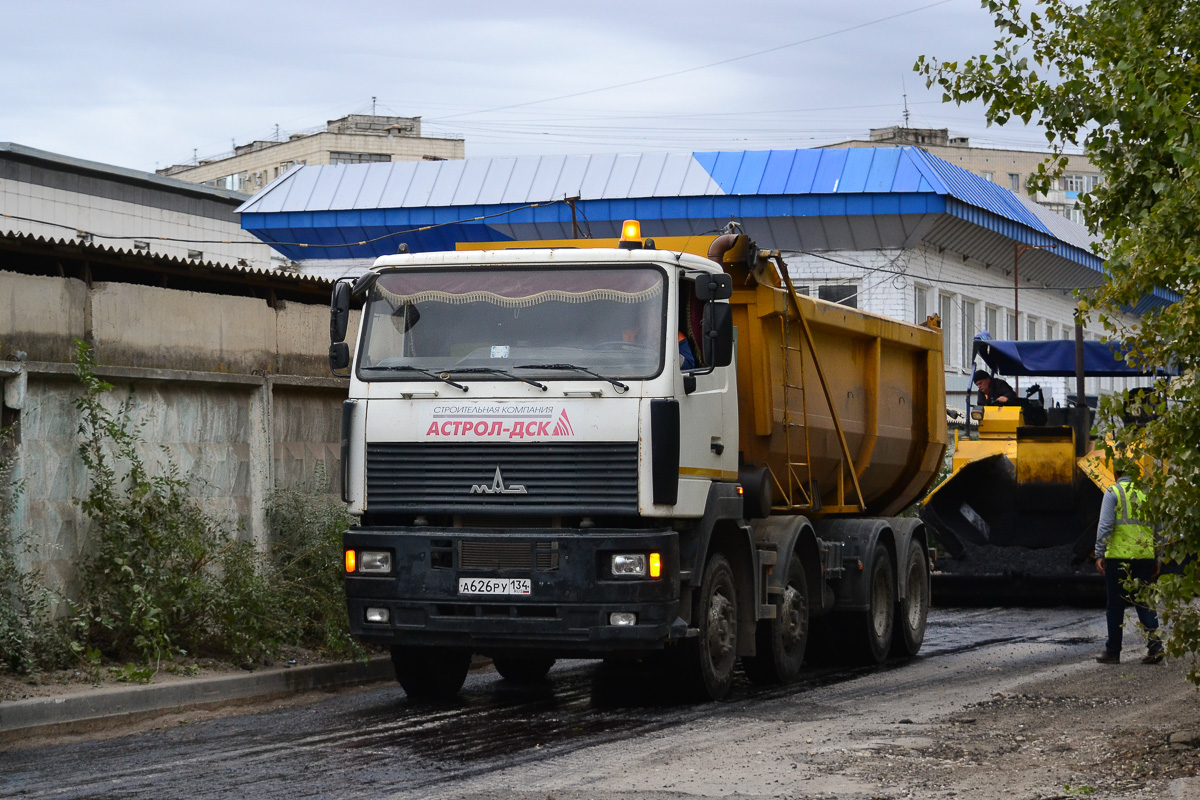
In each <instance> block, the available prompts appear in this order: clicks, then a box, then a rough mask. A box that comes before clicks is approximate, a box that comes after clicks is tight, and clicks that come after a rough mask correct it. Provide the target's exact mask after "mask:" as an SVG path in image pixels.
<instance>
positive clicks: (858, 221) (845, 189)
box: [239, 147, 1103, 285]
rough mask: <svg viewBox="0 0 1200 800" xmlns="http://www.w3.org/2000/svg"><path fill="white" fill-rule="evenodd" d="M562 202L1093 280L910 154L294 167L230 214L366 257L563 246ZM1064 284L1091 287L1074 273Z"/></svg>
mask: <svg viewBox="0 0 1200 800" xmlns="http://www.w3.org/2000/svg"><path fill="white" fill-rule="evenodd" d="M565 198H578V200H577V201H576V202H575V211H576V214H575V216H576V219H577V221H578V223H579V225H580V227H581V229H582V230H583V231H584V232H585V233H587V232H590V234H591V235H594V236H612V235H616V231H617V229H618V227H619V225H620V223H621V221H622V220H624V219H630V218H636V219H640V220H641V221H642V230H643V232H644V234H645V235H647V236H662V235H692V234H701V233H705V232H708V231H712V230H715V229H719V228H720V227H722V226H723V225H724V224H725V222H727V221H728V220H729V219H730V218H731V217H732V218H736V219H738V220H739V221H741V222H742V224H743V225H744V226H745V227H746V229H747V231H748V232H749V233H751V235H752V236H754V237H755V238H756V240H757V241H759V243H760V244H763V245H764V246H769V247H776V248H780V249H788V250H810V251H814V250H829V249H873V248H885V247H908V246H911V245H913V244H915V243H916V242H917V241H921V240H922V239H923V237H924V236H926V235H928V234H929V233H930V231H934V230H938V229H940V230H942V231H943V233H944V234H945V235H946V236H950V235H951V234H952V235H953V238H954V239H956V240H958V241H961V242H964V243H966V244H968V245H970V244H971V242H975V244H977V245H978V246H980V247H985V248H986V249H987V250H988V251H989V252H988V256H987V259H995V260H997V261H999V259H1000V257H1001V256H1002V251H1003V249H1004V247H1009V248H1011V245H1012V243H1013V242H1016V243H1019V244H1029V245H1040V246H1045V245H1051V244H1053V245H1055V248H1054V249H1053V251H1052V252H1051V253H1049V254H1047V253H1046V252H1045V251H1039V253H1038V254H1031V256H1030V262H1029V263H1030V268H1031V269H1033V268H1034V267H1035V266H1037V262H1039V261H1042V262H1045V263H1044V265H1042V266H1044V267H1045V269H1046V270H1047V272H1048V273H1051V272H1054V271H1055V270H1054V265H1056V264H1057V265H1061V268H1062V269H1063V270H1066V271H1067V272H1076V271H1078V270H1079V269H1080V268H1081V267H1082V268H1083V269H1084V271H1085V273H1087V272H1090V273H1100V272H1102V270H1103V266H1102V260H1101V259H1100V258H1099V257H1098V256H1097V255H1096V254H1095V253H1093V252H1092V250H1091V243H1092V239H1091V237H1089V236H1088V235H1087V232H1086V230H1084V229H1083V228H1082V226H1079V225H1076V224H1075V223H1073V222H1071V221H1070V220H1067V219H1065V218H1063V217H1060V216H1058V215H1056V214H1053V213H1052V212H1050V211H1048V210H1047V209H1044V208H1041V207H1040V206H1037V205H1036V204H1033V203H1030V202H1027V201H1024V200H1022V199H1021V198H1019V197H1018V196H1016V195H1015V194H1013V193H1012V192H1011V191H1009V190H1008V189H1005V188H1004V187H1002V186H998V185H996V184H994V183H992V182H990V181H987V180H985V179H984V178H982V177H979V176H977V175H974V174H972V173H970V172H967V171H966V170H964V169H962V168H961V167H958V166H956V165H954V164H950V163H949V162H946V161H943V160H941V159H939V158H937V157H935V156H932V155H930V154H929V153H927V152H925V151H924V150H921V149H919V148H915V147H870V148H857V149H841V148H838V149H820V148H818V149H811V150H764V151H714V152H696V153H671V154H663V153H643V154H627V155H617V154H601V155H591V156H586V155H577V156H523V157H519V158H483V159H466V160H462V161H437V162H429V161H425V162H395V163H387V164H347V165H336V166H315V167H298V168H296V169H293V170H291V171H290V172H288V173H287V174H286V175H284V176H281V177H280V178H279V179H278V180H276V181H275V182H274V183H272V184H271V186H269V187H268V188H267V189H266V190H264V191H263V192H262V193H260V194H259V195H257V196H255V197H254V198H253V199H251V200H249V201H248V202H246V203H244V204H243V205H242V206H241V208H240V209H239V211H241V212H242V227H243V228H245V229H246V230H247V231H249V232H251V233H254V234H255V235H256V236H258V237H259V238H261V239H263V240H264V241H266V242H268V243H270V244H272V245H273V246H275V248H276V249H277V250H280V251H281V252H283V253H284V254H285V255H287V256H289V257H291V258H294V259H302V260H307V259H310V258H321V259H337V258H370V257H372V256H378V255H383V254H387V253H393V252H395V250H396V246H397V245H398V244H399V243H401V242H404V243H405V244H407V245H408V247H409V249H410V250H412V251H413V252H420V251H428V250H442V249H453V247H454V245H455V243H457V242H488V241H505V240H511V239H539V238H571V237H572V236H574V235H575V233H574V231H573V230H572V222H571V220H572V209H571V207H570V206H569V205H568V204H567V203H566V202H565ZM951 219H954V220H959V221H960V222H961V223H963V224H961V225H949V224H948V223H949V221H950V220H951ZM938 220H943V222H941V223H938ZM935 223H938V224H935ZM972 232H974V233H972ZM939 244H944V242H940V243H939ZM993 251H994V252H993ZM1010 252H1011V251H1010ZM987 259H981V260H987ZM1022 265H1023V266H1024V261H1023V262H1022ZM1064 277H1065V276H1064ZM1074 280H1075V281H1076V282H1077V284H1078V285H1082V283H1086V282H1090V281H1089V280H1088V279H1087V278H1086V276H1085V274H1084V273H1078V272H1076V274H1075V275H1074Z"/></svg>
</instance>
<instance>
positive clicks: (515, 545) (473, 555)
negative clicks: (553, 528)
mask: <svg viewBox="0 0 1200 800" xmlns="http://www.w3.org/2000/svg"><path fill="white" fill-rule="evenodd" d="M458 547H459V550H458V565H459V567H461V568H462V569H524V570H528V569H530V568H533V569H536V570H540V571H542V572H549V571H552V570H556V569H558V542H536V543H535V542H501V541H496V540H494V539H464V540H463V541H462V542H460V543H459V546H458Z"/></svg>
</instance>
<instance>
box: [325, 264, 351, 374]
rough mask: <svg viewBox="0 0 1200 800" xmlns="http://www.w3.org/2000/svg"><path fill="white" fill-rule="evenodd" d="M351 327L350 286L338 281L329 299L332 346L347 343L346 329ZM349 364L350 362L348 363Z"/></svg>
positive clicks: (330, 339)
mask: <svg viewBox="0 0 1200 800" xmlns="http://www.w3.org/2000/svg"><path fill="white" fill-rule="evenodd" d="M349 327H350V284H348V283H346V282H345V281H338V282H337V283H335V284H334V285H333V295H332V296H331V297H330V298H329V341H330V343H331V344H337V343H338V342H345V341H346V329H347V328H349ZM347 363H348V362H347Z"/></svg>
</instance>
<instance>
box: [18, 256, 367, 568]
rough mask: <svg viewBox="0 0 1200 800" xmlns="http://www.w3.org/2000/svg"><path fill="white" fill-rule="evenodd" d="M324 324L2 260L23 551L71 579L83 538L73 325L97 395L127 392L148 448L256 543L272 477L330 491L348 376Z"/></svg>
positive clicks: (116, 399)
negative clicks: (333, 372)
mask: <svg viewBox="0 0 1200 800" xmlns="http://www.w3.org/2000/svg"><path fill="white" fill-rule="evenodd" d="M0 266H2V265H0ZM351 322H352V328H355V327H356V326H357V317H355V318H354V319H352V321H351ZM328 331H329V312H328V308H327V307H324V306H321V305H305V304H297V303H291V304H284V303H277V304H276V305H275V307H272V306H270V305H268V304H267V303H265V302H264V301H263V300H258V299H254V298H248V297H233V296H228V295H219V294H205V293H199V292H187V291H178V290H171V289H161V288H156V287H152V286H144V285H134V284H122V283H96V284H93V285H92V286H90V287H89V286H87V285H85V284H84V283H83V282H81V281H79V280H75V279H72V278H55V277H38V276H29V275H22V274H16V273H12V272H0V379H2V380H3V384H4V402H3V417H2V419H0V421H2V422H3V424H4V425H5V426H10V425H14V424H15V427H16V430H17V447H16V470H15V474H14V477H15V479H16V480H19V481H20V482H21V483H22V486H23V491H22V493H21V494H20V496H19V498H18V500H17V502H16V504H15V506H14V508H13V509H12V514H11V517H10V523H11V525H12V527H13V529H14V530H17V531H21V532H24V533H25V534H26V536H27V537H28V540H29V541H30V542H31V543H32V545H33V547H32V551H31V552H30V553H29V554H27V555H25V556H22V558H23V560H24V562H25V566H27V567H32V568H38V569H41V570H42V571H43V573H44V574H45V575H46V576H47V577H48V578H49V579H50V582H51V583H52V584H53V585H55V586H57V587H60V588H64V589H66V590H67V591H70V590H71V589H72V588H73V586H74V580H75V566H76V564H77V563H78V561H79V558H80V556H81V554H83V553H84V552H86V549H87V545H88V528H89V523H88V520H87V518H86V517H85V516H84V515H83V513H82V512H81V510H80V508H79V502H78V500H79V498H81V497H84V496H86V494H87V491H88V475H87V473H86V470H85V469H84V467H83V464H82V462H81V461H80V458H79V454H78V441H79V437H78V427H79V414H78V412H77V411H76V409H75V405H74V401H75V398H77V397H78V396H79V395H80V394H81V393H82V387H81V385H80V384H79V382H78V380H77V378H76V376H75V369H74V366H73V364H72V361H73V358H74V353H75V343H74V340H75V339H81V340H83V341H86V342H88V343H89V344H91V345H92V346H93V348H94V356H95V360H96V363H97V367H96V374H97V375H98V376H99V377H101V378H103V379H104V380H105V381H107V382H109V383H111V384H113V387H114V388H113V390H112V391H111V392H110V393H109V394H108V396H107V397H106V399H105V403H106V404H110V407H111V408H114V409H115V408H116V407H117V406H118V405H119V404H121V403H124V402H127V403H128V405H129V413H130V416H131V420H132V422H133V423H134V425H136V426H138V430H139V435H140V437H141V438H142V439H143V440H144V445H143V447H142V453H141V456H142V458H143V459H144V460H145V462H146V463H147V464H148V465H153V466H154V468H157V469H165V468H166V465H167V463H168V462H169V463H171V464H174V465H175V466H176V467H177V468H178V470H179V473H180V475H181V476H183V477H185V478H186V479H187V480H188V481H189V482H190V483H191V484H192V489H193V493H194V495H195V496H196V497H197V499H198V500H199V501H200V502H201V504H202V505H203V507H204V508H205V509H206V510H207V511H208V512H210V513H211V514H213V515H215V516H217V517H218V518H221V519H224V520H227V521H228V524H229V525H230V527H231V529H237V530H240V534H239V535H240V536H242V537H243V538H246V539H249V540H251V541H254V542H255V543H256V544H259V545H263V544H265V543H266V535H267V531H266V505H267V502H268V500H269V498H270V495H271V493H272V492H273V491H274V490H275V489H277V488H291V489H305V490H310V491H316V492H327V493H330V494H336V493H337V491H338V486H337V476H338V475H339V469H340V461H339V457H340V448H339V443H338V438H339V432H340V415H341V404H342V400H343V399H344V398H345V395H346V382H345V381H344V380H340V379H337V378H333V377H330V376H329V371H328V361H327V351H328V347H329V338H328Z"/></svg>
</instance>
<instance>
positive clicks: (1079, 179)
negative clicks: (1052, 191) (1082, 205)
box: [1058, 175, 1086, 192]
mask: <svg viewBox="0 0 1200 800" xmlns="http://www.w3.org/2000/svg"><path fill="white" fill-rule="evenodd" d="M1058 186H1059V188H1060V189H1062V190H1063V191H1064V192H1082V191H1084V187H1085V186H1086V180H1085V176H1083V175H1063V176H1062V177H1061V178H1059V179H1058Z"/></svg>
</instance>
